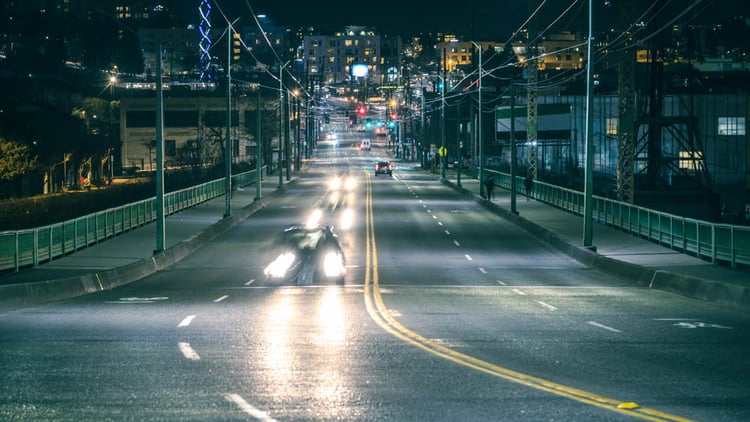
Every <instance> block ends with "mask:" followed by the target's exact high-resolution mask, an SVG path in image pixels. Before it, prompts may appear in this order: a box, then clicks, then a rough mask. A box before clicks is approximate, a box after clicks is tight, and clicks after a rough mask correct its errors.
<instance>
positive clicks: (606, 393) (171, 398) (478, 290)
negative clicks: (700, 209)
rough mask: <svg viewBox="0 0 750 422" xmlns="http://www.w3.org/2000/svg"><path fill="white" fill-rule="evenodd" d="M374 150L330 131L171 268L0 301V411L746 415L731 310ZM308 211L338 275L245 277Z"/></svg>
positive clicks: (30, 416)
mask: <svg viewBox="0 0 750 422" xmlns="http://www.w3.org/2000/svg"><path fill="white" fill-rule="evenodd" d="M379 157H386V154H385V152H384V150H383V148H382V145H380V144H374V145H373V150H372V151H369V152H366V151H365V152H363V151H358V150H357V149H356V148H352V147H350V146H349V145H348V144H347V143H346V142H344V141H342V142H340V144H339V147H337V148H329V149H325V150H323V151H321V152H320V155H319V157H318V158H317V159H316V160H314V161H313V162H311V163H310V164H309V172H308V173H307V174H306V175H304V176H303V177H301V178H300V180H299V181H298V182H297V183H294V184H291V185H289V186H288V188H287V191H286V192H285V194H284V195H283V196H281V197H279V198H278V199H276V200H274V201H273V202H272V204H270V205H269V206H267V207H266V208H264V209H262V210H260V211H259V212H257V213H256V214H255V215H253V216H252V217H251V218H249V219H248V220H246V221H244V222H243V223H241V224H239V225H238V226H236V227H235V228H234V229H232V230H230V231H229V232H227V233H225V234H224V235H222V236H221V237H219V238H218V239H217V240H216V241H214V242H212V243H210V244H208V245H206V246H204V247H202V248H201V249H199V250H198V251H197V252H195V253H194V254H193V255H191V256H189V257H188V258H186V259H184V260H182V261H181V262H179V263H178V264H176V265H174V266H173V267H171V268H169V269H167V270H164V271H161V272H159V273H157V274H155V275H153V276H151V277H148V278H146V279H143V280H141V281H139V282H136V283H132V284H130V285H128V286H125V287H122V288H119V289H115V290H112V291H105V292H102V293H98V294H92V295H87V296H83V297H79V298H76V299H71V300H66V301H62V302H56V303H53V304H49V305H44V306H38V307H34V308H28V309H23V310H18V311H13V312H8V313H5V314H2V315H0V345H1V348H0V420H4V421H5V420H8V421H16V420H17V421H26V420H35V421H47V420H48V421H67V420H71V421H72V420H76V421H83V420H90V421H106V420H112V421H120V420H150V421H155V420H163V421H174V420H191V421H219V420H220V421H225V420H226V421H231V420H238V421H239V420H263V421H271V420H278V421H330V420H346V421H355V420H356V421H363V420H373V421H374V420H378V421H383V420H393V421H426V420H430V421H498V420H519V421H520V420H523V421H538V420H546V421H553V420H565V421H568V420H587V421H589V420H591V421H610V420H633V419H636V420H638V419H645V420H677V421H679V420H706V421H708V420H710V421H744V420H750V363H749V362H748V359H747V353H748V351H749V350H750V335H748V333H750V318H748V315H747V314H746V313H743V312H741V311H734V310H731V309H728V308H725V307H720V306H716V305H712V304H709V303H705V302H699V301H694V300H691V299H686V298H684V297H681V296H677V295H673V294H669V293H665V292H663V291H659V290H650V289H645V288H641V287H637V286H634V285H632V284H629V283H626V282H623V281H620V280H617V279H614V278H612V277H611V276H606V275H604V274H602V273H599V272H596V271H594V270H591V269H588V268H586V267H584V266H582V265H581V264H580V263H578V262H576V261H574V260H572V259H571V258H569V257H568V256H566V255H563V254H561V253H559V252H557V251H556V250H555V249H553V248H551V247H549V246H547V245H545V244H544V243H541V242H540V241H539V240H537V239H536V238H534V237H532V236H530V235H529V234H527V233H526V232H524V231H523V230H521V229H519V228H518V227H516V226H515V225H513V224H510V223H508V222H507V221H505V220H503V219H501V218H500V217H497V216H496V215H494V214H492V213H491V212H489V211H487V210H486V209H485V208H483V207H481V206H479V205H478V204H476V203H475V202H473V201H471V200H468V199H465V198H464V197H462V196H460V195H458V194H457V193H456V192H455V191H453V190H452V189H450V188H448V187H445V186H443V185H441V184H439V183H435V181H434V179H432V178H431V177H430V176H429V175H425V174H424V173H423V172H421V171H417V170H416V169H415V168H413V164H411V163H409V164H407V163H398V162H396V163H395V164H396V166H395V170H394V177H393V178H390V177H387V176H384V175H378V176H375V175H374V174H373V172H372V167H371V166H372V163H373V162H374V161H375V160H376V159H377V158H379ZM333 176H343V177H344V178H347V177H351V178H352V179H353V180H354V181H356V184H355V186H354V187H353V188H352V189H351V190H347V189H345V188H338V189H332V188H331V185H330V184H329V181H330V179H331V177H333ZM315 210H319V211H320V216H321V223H324V224H330V225H333V226H334V227H335V229H336V231H337V233H338V234H339V236H340V239H341V243H342V246H343V248H344V252H345V253H346V257H347V274H346V282H345V285H344V286H336V285H335V284H330V285H328V284H324V285H313V286H296V285H289V284H279V283H274V282H267V281H266V280H265V279H264V277H263V275H262V271H263V268H264V267H265V265H266V264H267V263H268V262H269V260H270V259H272V258H273V257H272V252H271V251H272V250H273V241H272V239H273V238H274V236H275V235H276V234H278V232H279V231H280V230H281V229H283V228H284V227H285V226H288V225H291V224H298V223H302V222H304V221H306V220H307V219H308V218H309V217H310V216H311V215H312V214H313V213H314V212H315Z"/></svg>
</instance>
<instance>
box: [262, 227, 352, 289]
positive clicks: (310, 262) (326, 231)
mask: <svg viewBox="0 0 750 422" xmlns="http://www.w3.org/2000/svg"><path fill="white" fill-rule="evenodd" d="M273 256H274V257H275V258H274V259H273V261H271V262H270V263H269V264H268V265H267V266H266V267H265V268H264V270H263V274H264V275H265V277H266V279H267V280H271V281H281V282H288V283H294V284H297V285H310V284H313V283H330V282H335V283H336V284H344V276H345V274H346V267H345V265H344V264H345V259H344V252H343V251H342V250H341V245H340V244H339V240H338V236H337V235H336V234H335V233H334V232H333V229H332V228H331V227H330V226H322V227H306V226H291V227H288V228H286V229H285V230H284V231H283V233H282V234H281V237H280V239H279V241H278V249H277V250H276V252H275V254H274V255H273Z"/></svg>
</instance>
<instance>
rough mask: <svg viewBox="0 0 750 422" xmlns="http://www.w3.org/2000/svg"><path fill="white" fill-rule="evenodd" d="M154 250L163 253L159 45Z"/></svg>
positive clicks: (161, 120)
mask: <svg viewBox="0 0 750 422" xmlns="http://www.w3.org/2000/svg"><path fill="white" fill-rule="evenodd" d="M156 48H157V52H156V249H154V253H158V252H162V251H164V244H165V243H166V233H165V228H164V227H165V221H164V217H165V215H164V92H163V87H162V80H161V79H162V69H161V65H162V63H161V43H157V45H156Z"/></svg>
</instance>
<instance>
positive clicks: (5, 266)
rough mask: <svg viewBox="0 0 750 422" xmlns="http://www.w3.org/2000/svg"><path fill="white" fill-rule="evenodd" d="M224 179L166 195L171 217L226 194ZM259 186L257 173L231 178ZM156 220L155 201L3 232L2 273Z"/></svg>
mask: <svg viewBox="0 0 750 422" xmlns="http://www.w3.org/2000/svg"><path fill="white" fill-rule="evenodd" d="M224 180H225V179H224V178H221V179H217V180H212V181H210V182H206V183H203V184H201V185H196V186H193V187H190V188H186V189H181V190H178V191H174V192H170V193H167V194H165V195H164V214H165V215H171V214H174V213H177V212H180V211H182V210H184V209H187V208H190V207H194V206H196V205H198V204H201V203H203V202H206V201H209V200H211V199H214V198H216V197H219V196H223V195H224V193H225V186H224ZM255 182H256V171H255V170H252V171H248V172H244V173H240V174H236V175H233V176H232V186H239V187H243V186H247V185H250V184H253V183H255ZM156 218H157V212H156V197H153V198H149V199H145V200H143V201H138V202H134V203H131V204H126V205H123V206H120V207H116V208H110V209H107V210H103V211H99V212H97V213H93V214H89V215H85V216H83V217H78V218H75V219H72V220H67V221H63V222H61V223H55V224H51V225H48V226H42V227H36V228H33V229H26V230H17V231H5V232H0V271H5V270H11V269H12V270H13V271H16V272H17V271H19V270H21V269H23V268H27V267H35V266H37V265H39V264H42V263H45V262H50V261H52V260H54V259H56V258H59V257H62V256H65V255H68V254H70V253H73V252H75V251H78V250H79V249H83V248H86V247H88V246H91V245H94V244H96V243H99V242H102V241H105V240H107V239H109V238H111V237H114V236H117V235H119V234H121V233H124V232H127V231H129V230H133V229H135V228H137V227H139V226H143V225H144V224H148V223H150V222H152V221H154V220H156Z"/></svg>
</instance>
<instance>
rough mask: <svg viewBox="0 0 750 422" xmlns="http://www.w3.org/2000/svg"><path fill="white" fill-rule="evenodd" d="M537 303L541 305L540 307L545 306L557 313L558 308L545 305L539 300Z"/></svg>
mask: <svg viewBox="0 0 750 422" xmlns="http://www.w3.org/2000/svg"><path fill="white" fill-rule="evenodd" d="M537 303H539V304H540V305H542V306H544V307H545V308H547V309H549V310H550V311H556V310H557V308H556V307H554V306H552V305H550V304H549V303H544V302H542V301H541V300H538V301H537Z"/></svg>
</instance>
